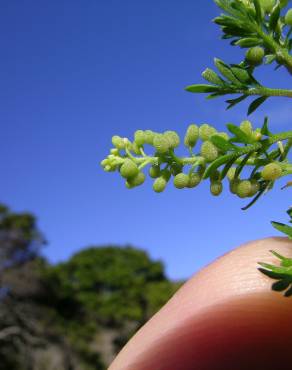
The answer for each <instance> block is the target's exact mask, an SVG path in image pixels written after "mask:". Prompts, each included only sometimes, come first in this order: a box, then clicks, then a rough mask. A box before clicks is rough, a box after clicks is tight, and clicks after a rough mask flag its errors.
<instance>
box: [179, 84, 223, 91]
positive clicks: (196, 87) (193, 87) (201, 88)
mask: <svg viewBox="0 0 292 370" xmlns="http://www.w3.org/2000/svg"><path fill="white" fill-rule="evenodd" d="M185 90H186V91H189V92H192V93H210V92H215V91H218V90H219V88H218V86H213V85H205V84H197V85H190V86H187V87H186V88H185Z"/></svg>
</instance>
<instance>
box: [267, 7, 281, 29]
mask: <svg viewBox="0 0 292 370" xmlns="http://www.w3.org/2000/svg"><path fill="white" fill-rule="evenodd" d="M280 13H281V8H280V5H279V3H278V4H277V5H275V6H274V8H273V10H272V13H271V15H270V21H269V29H270V31H275V29H276V27H277V24H278V21H279V19H280Z"/></svg>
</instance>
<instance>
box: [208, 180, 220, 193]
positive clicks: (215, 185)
mask: <svg viewBox="0 0 292 370" xmlns="http://www.w3.org/2000/svg"><path fill="white" fill-rule="evenodd" d="M222 190H223V185H222V182H221V181H214V182H211V184H210V192H211V194H213V195H215V196H218V195H220V194H221V193H222Z"/></svg>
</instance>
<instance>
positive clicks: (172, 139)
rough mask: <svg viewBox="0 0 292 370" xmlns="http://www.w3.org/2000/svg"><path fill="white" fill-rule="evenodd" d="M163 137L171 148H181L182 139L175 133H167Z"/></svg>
mask: <svg viewBox="0 0 292 370" xmlns="http://www.w3.org/2000/svg"><path fill="white" fill-rule="evenodd" d="M163 136H164V137H166V139H167V140H168V142H169V147H170V148H176V147H178V146H179V144H180V138H179V136H178V134H177V133H176V132H175V131H165V132H164V134H163Z"/></svg>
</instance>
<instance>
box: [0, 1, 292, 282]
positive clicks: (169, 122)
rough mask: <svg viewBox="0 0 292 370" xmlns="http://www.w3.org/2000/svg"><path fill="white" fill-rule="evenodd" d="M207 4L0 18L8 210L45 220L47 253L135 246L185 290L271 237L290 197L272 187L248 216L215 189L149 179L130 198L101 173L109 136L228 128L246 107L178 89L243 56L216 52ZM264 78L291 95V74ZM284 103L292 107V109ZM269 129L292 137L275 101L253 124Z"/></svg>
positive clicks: (28, 11) (100, 6) (30, 8)
mask: <svg viewBox="0 0 292 370" xmlns="http://www.w3.org/2000/svg"><path fill="white" fill-rule="evenodd" d="M217 13H218V10H217V8H216V7H215V5H214V4H213V2H212V1H211V0H208V1H207V0H183V1H178V0H171V1H166V0H147V1H144V0H141V1H136V0H124V1H118V0H87V1H81V0H51V1H36V0H27V1H5V2H3V3H2V6H1V13H0V34H1V38H0V42H1V50H2V53H1V58H0V66H1V68H0V81H1V84H0V94H1V99H0V101H1V103H0V120H1V121H0V122H1V146H0V158H1V159H0V170H1V201H2V202H4V203H6V204H8V205H9V206H10V207H12V208H13V209H14V210H16V211H23V210H28V211H31V212H33V213H34V214H35V215H37V217H38V220H39V227H40V228H41V229H42V230H43V232H44V233H45V235H46V237H47V239H48V242H49V244H48V246H47V247H46V249H45V251H44V253H45V255H46V256H47V257H48V258H49V259H50V260H51V261H53V262H57V261H60V260H64V259H66V258H68V257H69V256H70V255H72V253H74V252H75V251H77V250H79V249H80V248H82V247H86V246H88V245H102V244H106V243H116V244H119V245H124V244H127V243H130V244H132V245H134V246H138V247H141V248H144V249H147V250H148V251H149V253H150V255H151V256H152V257H153V258H155V259H157V258H160V259H162V260H163V261H164V262H165V264H166V268H167V273H168V275H169V276H170V277H172V278H185V277H187V276H190V274H192V273H193V272H194V271H196V270H198V269H199V268H201V267H202V266H203V265H205V264H207V263H209V262H211V261H212V260H213V259H214V258H216V257H217V256H219V255H221V254H222V253H224V252H226V251H228V250H230V249H231V248H232V247H234V246H236V245H238V244H240V243H243V242H245V241H248V240H252V239H257V238H261V237H265V236H269V235H273V234H277V232H276V231H273V229H272V227H271V226H270V223H269V222H270V220H271V219H276V220H283V221H285V218H286V217H285V213H284V211H285V210H286V209H287V208H288V206H289V205H290V204H289V200H288V193H289V190H287V191H286V192H282V191H280V190H279V187H276V188H275V189H274V190H273V191H272V192H271V193H270V195H269V196H266V197H264V198H263V199H262V200H261V201H260V202H259V203H258V204H257V205H256V206H255V207H254V208H252V209H251V210H249V211H248V212H243V211H241V210H240V207H242V206H243V205H244V204H245V202H244V201H242V200H239V199H237V198H235V197H233V196H231V195H230V194H229V192H227V191H225V192H224V195H222V196H220V197H218V198H214V197H212V196H211V195H209V192H208V185H207V184H206V185H205V186H203V185H201V186H200V187H199V188H197V189H193V190H184V191H178V190H175V189H173V186H172V185H170V186H169V187H168V189H167V191H165V193H163V194H160V195H157V194H155V193H153V191H152V190H151V182H150V180H149V181H147V183H146V184H145V185H144V186H142V187H140V188H137V189H134V190H132V191H129V190H127V189H125V187H124V186H123V182H122V180H121V178H120V177H119V176H118V175H117V174H106V173H103V171H102V169H101V168H100V167H99V162H100V161H101V160H102V159H103V158H104V156H105V155H107V152H108V149H109V147H110V143H111V136H112V135H114V134H119V135H121V136H131V135H132V133H133V132H134V131H135V130H136V129H138V128H139V129H153V130H157V131H159V130H165V129H174V130H177V131H178V132H179V133H181V134H183V133H184V131H185V129H186V127H187V125H188V124H189V123H191V122H196V123H204V122H209V123H211V124H214V125H216V126H217V127H218V128H219V129H221V130H222V129H223V125H224V123H226V122H234V123H239V122H240V121H241V120H242V119H244V118H245V117H246V116H245V114H246V108H247V104H246V103H244V104H242V105H241V106H239V107H238V108H236V109H233V110H231V111H225V106H224V104H223V100H222V99H219V100H217V101H215V100H214V101H211V102H208V101H206V100H205V98H204V96H194V95H192V94H189V93H187V92H185V91H184V90H183V87H184V86H186V85H188V84H190V83H193V82H200V81H202V79H201V77H200V73H201V72H202V71H203V70H204V69H205V68H206V67H207V66H212V64H213V62H212V59H213V57H214V56H217V57H220V58H222V59H224V60H226V61H228V62H238V61H240V60H241V56H242V52H241V51H240V50H237V49H235V48H232V47H230V46H229V45H228V43H227V42H226V41H220V40H219V38H220V32H219V30H218V28H217V27H216V26H215V25H214V24H212V23H211V19H212V18H214V16H215V15H216V14H217ZM271 71H272V69H271V68H269V67H265V68H263V70H262V71H261V72H259V74H258V76H259V78H261V80H262V81H263V82H264V83H266V84H267V85H271V86H276V85H278V86H282V87H287V86H288V82H289V81H288V78H287V77H288V74H287V73H286V72H285V71H278V72H276V73H271ZM289 104H290V105H289ZM265 113H268V114H269V115H270V117H271V127H272V128H273V130H274V131H278V130H282V129H288V127H289V116H290V120H291V113H292V109H291V103H289V102H288V100H287V99H283V100H277V99H274V100H271V101H270V102H267V103H266V104H265V105H264V106H263V108H261V109H260V110H259V111H258V113H256V114H255V115H254V116H253V117H252V120H253V122H254V123H255V124H256V125H260V124H261V123H262V120H263V117H264V114H265Z"/></svg>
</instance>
